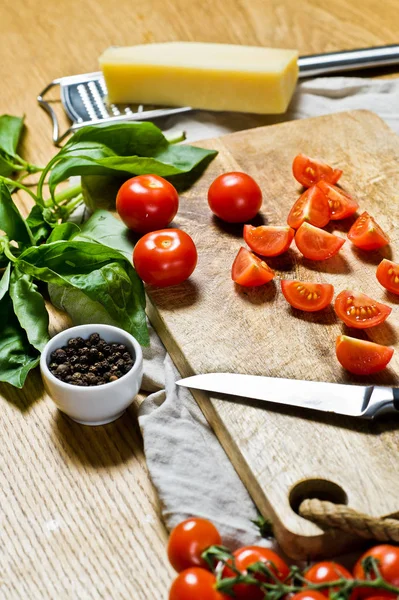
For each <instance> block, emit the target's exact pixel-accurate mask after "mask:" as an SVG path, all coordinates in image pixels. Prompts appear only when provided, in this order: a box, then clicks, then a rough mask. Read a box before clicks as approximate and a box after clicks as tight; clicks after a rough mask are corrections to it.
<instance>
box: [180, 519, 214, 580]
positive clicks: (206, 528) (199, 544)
mask: <svg viewBox="0 0 399 600" xmlns="http://www.w3.org/2000/svg"><path fill="white" fill-rule="evenodd" d="M221 543H222V539H221V537H220V533H219V532H218V530H217V529H216V527H215V526H214V525H213V524H212V523H211V522H210V521H207V520H206V519H200V518H192V519H187V520H186V521H183V522H182V523H179V525H177V526H176V527H175V528H174V529H173V531H172V533H171V534H170V537H169V542H168V558H169V562H170V564H171V565H172V567H173V568H174V569H175V570H176V571H178V572H180V571H184V569H188V568H189V567H202V568H204V569H206V568H207V564H206V563H205V561H204V560H203V559H202V558H201V554H202V553H203V552H204V550H206V549H207V548H209V546H220V544H221Z"/></svg>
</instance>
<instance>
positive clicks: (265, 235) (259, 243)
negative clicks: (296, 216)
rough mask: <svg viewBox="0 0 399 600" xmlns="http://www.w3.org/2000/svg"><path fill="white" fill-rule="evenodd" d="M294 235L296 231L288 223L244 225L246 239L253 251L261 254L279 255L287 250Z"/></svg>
mask: <svg viewBox="0 0 399 600" xmlns="http://www.w3.org/2000/svg"><path fill="white" fill-rule="evenodd" d="M294 235H295V231H294V230H293V229H292V228H291V227H288V225H283V226H277V227H274V226H271V225H260V226H259V227H254V226H253V225H244V240H245V241H246V243H247V244H248V246H249V247H250V248H251V250H252V251H253V252H256V253H257V254H260V255H261V256H279V254H282V253H283V252H286V251H287V250H288V248H289V247H290V246H291V242H292V240H293V239H294Z"/></svg>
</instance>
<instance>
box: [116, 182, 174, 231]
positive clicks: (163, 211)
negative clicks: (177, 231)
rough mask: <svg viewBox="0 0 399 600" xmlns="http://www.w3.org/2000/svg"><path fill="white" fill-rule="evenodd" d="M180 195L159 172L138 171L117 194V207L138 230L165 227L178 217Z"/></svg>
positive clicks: (122, 216) (131, 225)
mask: <svg viewBox="0 0 399 600" xmlns="http://www.w3.org/2000/svg"><path fill="white" fill-rule="evenodd" d="M178 208H179V196H178V194H177V191H176V190H175V188H174V187H173V185H172V184H171V183H169V181H166V179H163V177H159V176H158V175H138V176H137V177H132V178H131V179H128V180H127V181H125V183H124V184H123V185H122V186H121V187H120V189H119V191H118V194H117V196H116V210H117V211H118V214H119V216H120V218H121V219H122V221H123V222H124V224H125V225H126V227H129V229H131V230H132V231H136V232H138V233H147V232H148V231H155V230H156V229H162V228H163V227H166V226H167V225H169V223H170V222H171V221H173V219H174V218H175V215H176V213H177V210H178Z"/></svg>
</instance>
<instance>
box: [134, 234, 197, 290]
mask: <svg viewBox="0 0 399 600" xmlns="http://www.w3.org/2000/svg"><path fill="white" fill-rule="evenodd" d="M133 263H134V267H135V269H136V271H137V273H138V275H139V277H141V279H142V280H143V281H145V282H146V283H149V284H151V285H157V286H159V287H166V286H169V285H176V284H178V283H182V282H183V281H185V280H186V279H188V277H190V275H191V274H192V272H193V271H194V269H195V266H196V264H197V249H196V247H195V244H194V242H193V240H192V239H191V237H190V236H189V235H188V233H185V232H184V231H181V230H180V229H161V230H160V231H153V232H151V233H147V234H146V235H144V236H143V237H142V238H141V239H140V240H139V241H138V242H137V244H136V246H135V247H134V251H133Z"/></svg>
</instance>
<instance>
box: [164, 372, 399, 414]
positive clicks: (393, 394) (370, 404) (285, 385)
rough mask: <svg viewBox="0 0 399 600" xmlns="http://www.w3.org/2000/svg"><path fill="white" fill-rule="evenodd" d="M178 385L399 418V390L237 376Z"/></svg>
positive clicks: (191, 379)
mask: <svg viewBox="0 0 399 600" xmlns="http://www.w3.org/2000/svg"><path fill="white" fill-rule="evenodd" d="M176 383H177V385H180V386H183V387H187V388H192V389H195V390H204V391H206V392H216V393H220V394H229V395H231V396H239V397H241V398H252V399H254V400H261V401H264V402H270V403H274V404H282V405H284V406H298V407H300V408H309V409H313V410H321V411H324V412H330V413H336V414H339V415H346V416H349V417H362V418H368V419H370V418H373V417H375V416H376V415H377V414H378V416H380V415H381V414H383V413H396V414H398V415H399V388H391V387H385V386H373V385H368V386H365V385H349V384H343V383H324V382H319V381H300V380H297V379H282V378H281V379H280V378H278V377H262V376H260V375H241V374H238V373H207V374H204V375H193V376H192V377H187V378H185V379H180V380H179V381H177V382H176Z"/></svg>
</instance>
